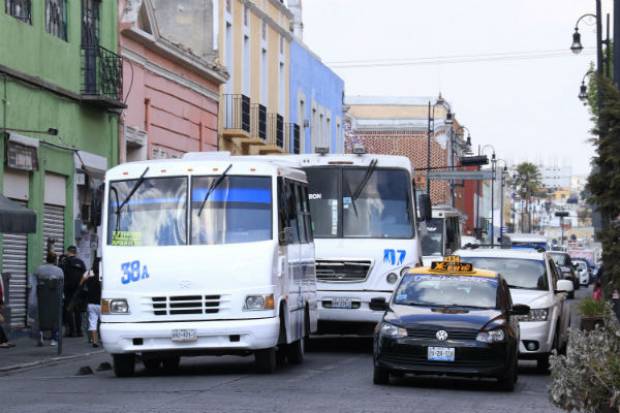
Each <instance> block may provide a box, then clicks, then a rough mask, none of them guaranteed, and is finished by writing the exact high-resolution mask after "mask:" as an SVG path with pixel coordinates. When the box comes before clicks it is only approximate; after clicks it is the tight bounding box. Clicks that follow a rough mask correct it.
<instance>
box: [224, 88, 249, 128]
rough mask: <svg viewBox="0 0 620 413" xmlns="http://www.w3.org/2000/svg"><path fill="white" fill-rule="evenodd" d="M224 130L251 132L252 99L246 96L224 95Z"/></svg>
mask: <svg viewBox="0 0 620 413" xmlns="http://www.w3.org/2000/svg"><path fill="white" fill-rule="evenodd" d="M224 112H225V117H224V129H241V130H244V131H246V132H248V133H249V132H250V126H251V125H250V98H249V97H247V96H245V95H224Z"/></svg>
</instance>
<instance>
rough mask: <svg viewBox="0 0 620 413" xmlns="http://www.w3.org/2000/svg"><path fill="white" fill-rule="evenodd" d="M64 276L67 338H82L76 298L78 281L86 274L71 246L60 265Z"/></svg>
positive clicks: (78, 288)
mask: <svg viewBox="0 0 620 413" xmlns="http://www.w3.org/2000/svg"><path fill="white" fill-rule="evenodd" d="M60 267H61V268H62V271H63V273H64V276H65V284H64V289H65V314H66V320H67V323H66V324H67V327H68V331H67V335H66V336H67V337H82V336H83V335H84V333H83V332H82V308H81V307H82V305H80V304H81V303H79V302H78V301H79V299H80V297H78V296H77V294H78V292H79V290H80V281H81V280H82V277H83V275H84V273H85V272H86V264H84V261H82V260H81V259H80V258H79V257H78V256H77V248H76V246H75V245H71V246H70V247H69V248H67V254H66V256H65V257H64V259H63V260H62V262H61V263H60Z"/></svg>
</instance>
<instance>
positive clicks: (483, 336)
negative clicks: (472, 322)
mask: <svg viewBox="0 0 620 413" xmlns="http://www.w3.org/2000/svg"><path fill="white" fill-rule="evenodd" d="M505 338H506V334H505V333H504V330H502V329H500V328H498V329H497V330H490V331H481V332H479V333H478V335H477V336H476V341H480V342H482V343H498V342H500V341H504V339H505Z"/></svg>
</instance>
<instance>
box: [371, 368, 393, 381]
mask: <svg viewBox="0 0 620 413" xmlns="http://www.w3.org/2000/svg"><path fill="white" fill-rule="evenodd" d="M372 382H373V383H374V384H379V385H382V384H390V371H389V370H388V369H385V368H383V367H377V366H375V368H374V370H373V373H372Z"/></svg>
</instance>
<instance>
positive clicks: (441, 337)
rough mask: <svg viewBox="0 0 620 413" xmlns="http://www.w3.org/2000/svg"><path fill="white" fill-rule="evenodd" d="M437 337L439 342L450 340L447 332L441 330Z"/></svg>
mask: <svg viewBox="0 0 620 413" xmlns="http://www.w3.org/2000/svg"><path fill="white" fill-rule="evenodd" d="M435 337H437V340H439V341H446V340H447V339H448V332H447V331H446V330H439V331H438V332H437V333H436V334H435Z"/></svg>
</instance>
